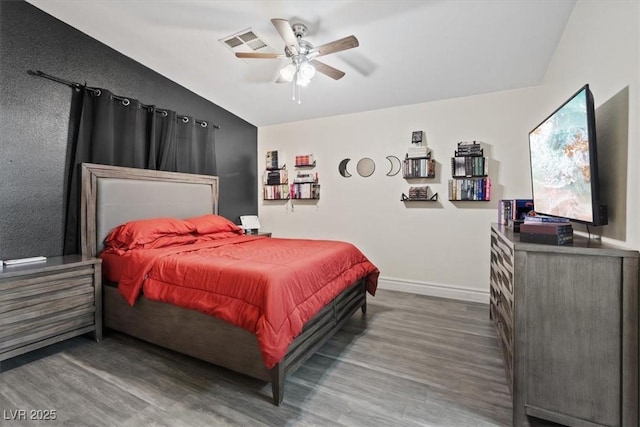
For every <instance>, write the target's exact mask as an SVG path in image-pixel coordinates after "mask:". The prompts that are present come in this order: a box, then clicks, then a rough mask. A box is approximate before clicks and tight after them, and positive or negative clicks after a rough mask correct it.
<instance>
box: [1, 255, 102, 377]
mask: <svg viewBox="0 0 640 427" xmlns="http://www.w3.org/2000/svg"><path fill="white" fill-rule="evenodd" d="M89 332H90V333H92V334H93V337H94V338H95V339H96V340H97V341H100V340H101V339H102V287H101V261H100V260H99V259H96V258H87V257H82V256H80V255H69V256H61V257H51V258H48V259H47V260H46V261H43V262H35V263H28V264H19V265H13V266H5V267H4V268H3V269H2V270H0V370H1V369H2V366H1V362H2V361H3V360H6V359H9V358H11V357H14V356H18V355H20V354H23V353H26V352H28V351H31V350H35V349H38V348H41V347H44V346H47V345H50V344H53V343H56V342H59V341H62V340H65V339H68V338H72V337H75V336H78V335H81V334H85V333H89Z"/></svg>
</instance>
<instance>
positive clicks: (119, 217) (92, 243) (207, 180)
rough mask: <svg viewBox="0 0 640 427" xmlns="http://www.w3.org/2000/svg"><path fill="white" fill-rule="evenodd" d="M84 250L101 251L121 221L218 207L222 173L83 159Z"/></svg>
mask: <svg viewBox="0 0 640 427" xmlns="http://www.w3.org/2000/svg"><path fill="white" fill-rule="evenodd" d="M81 197H82V199H81V207H80V209H81V240H82V254H83V255H87V256H96V254H98V253H99V252H100V251H101V250H102V248H103V241H104V238H105V237H106V236H107V234H109V232H110V231H111V230H112V229H113V228H114V227H116V226H118V225H120V224H123V223H125V222H127V221H131V220H135V219H145V218H158V217H174V218H188V217H192V216H198V215H203V214H207V213H217V212H218V177H216V176H210V175H193V174H186V173H178V172H162V171H154V170H148V169H134V168H125V167H118V166H107V165H97V164H91V163H83V164H82V192H81Z"/></svg>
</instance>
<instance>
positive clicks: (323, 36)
mask: <svg viewBox="0 0 640 427" xmlns="http://www.w3.org/2000/svg"><path fill="white" fill-rule="evenodd" d="M27 1H28V2H29V3H31V4H33V5H34V6H36V7H38V8H40V9H42V10H44V11H45V12H47V13H49V14H51V15H53V16H55V17H57V18H58V19H60V20H62V21H64V22H66V23H68V24H69V25H71V26H73V27H75V28H77V29H79V30H80V31H82V32H84V33H86V34H88V35H90V36H92V37H94V38H96V39H97V40H100V41H101V42H103V43H105V44H107V45H109V46H110V47H112V48H114V49H116V50H117V51H119V52H121V53H123V54H124V55H126V56H129V57H131V58H133V59H135V60H136V61H138V62H140V63H142V64H144V65H145V66H147V67H149V68H151V69H153V70H155V71H157V72H159V73H160V74H162V75H164V76H166V77H168V78H169V79H171V80H173V81H175V82H177V83H179V84H181V85H183V86H185V87H186V88H188V89H190V90H192V91H193V92H195V93H197V94H199V95H200V96H202V97H204V98H206V99H208V100H210V101H211V102H213V103H215V104H217V105H219V106H221V107H223V108H225V109H226V110H228V111H230V112H232V113H234V114H236V115H237V116H239V117H241V118H242V119H244V120H246V121H248V122H250V123H252V124H254V125H256V126H267V125H272V124H278V123H285V122H291V121H298V120H305V119H310V118H316V117H326V116H333V115H339V114H347V113H354V112H359V111H366V110H374V109H379V108H387V107H393V106H399V105H408V104H416V103H422V102H428V101H434V100H440V99H446V98H455V97H462V96H469V95H476V94H482V93H490V92H496V91H501V90H509V89H515V88H520V87H527V86H534V85H537V84H539V83H540V82H541V81H542V79H543V78H544V74H545V71H546V69H547V66H548V64H549V61H550V59H551V57H552V55H553V53H554V50H555V48H556V45H557V44H558V41H559V39H560V37H561V35H562V32H563V31H564V28H565V26H566V24H567V21H568V19H569V16H570V14H571V11H572V9H573V6H574V4H575V0H422V1H419V0H414V1H401V0H395V1H393V0H391V1H384V0H351V1H345V0H340V1H337V0H336V1H275V0H274V1H257V0H234V1H223V0H199V1H196V0H180V1H178V0H128V1H126V0H84V1H79V0H27ZM271 18H284V19H288V20H289V21H290V22H291V23H295V22H302V23H305V24H306V25H307V26H308V27H309V33H308V34H307V37H306V40H307V41H309V42H311V44H313V45H315V46H318V45H321V44H324V43H328V42H330V41H333V40H336V39H339V38H342V37H345V36H348V35H351V34H353V35H355V36H356V37H357V38H358V40H359V41H360V46H359V47H357V48H355V49H351V50H347V51H343V52H339V53H334V54H331V55H328V56H325V57H323V58H322V61H323V62H325V63H326V64H328V65H331V66H333V67H336V68H338V69H340V70H342V71H344V72H346V75H345V77H344V78H342V79H341V80H337V81H335V80H332V79H330V78H328V77H326V76H324V75H321V74H318V75H316V76H315V77H314V78H313V80H312V82H311V83H310V85H309V86H308V87H307V88H305V89H303V92H302V103H301V104H297V103H295V102H293V101H292V100H291V89H292V87H291V84H277V83H275V79H276V77H277V74H278V70H279V69H280V68H281V67H282V66H284V65H285V64H286V63H287V60H284V59H283V60H274V59H251V60H243V59H238V58H236V57H235V55H234V54H233V52H232V51H231V50H230V49H229V48H227V47H226V46H225V45H223V44H222V43H221V42H219V40H220V39H223V38H226V37H227V36H229V35H232V34H235V33H237V32H239V31H242V30H245V29H247V28H249V27H250V28H252V29H253V30H254V31H255V32H256V33H257V34H258V35H259V36H260V37H261V38H262V39H263V40H264V41H266V42H267V44H268V45H269V46H270V47H272V48H273V49H274V50H275V51H276V52H278V53H280V52H282V50H283V48H284V42H283V41H282V39H281V38H280V36H279V35H278V33H277V32H276V30H275V28H274V27H273V26H272V24H271V22H270V20H271ZM88 83H89V84H92V82H88ZM141 101H143V102H145V101H144V100H141Z"/></svg>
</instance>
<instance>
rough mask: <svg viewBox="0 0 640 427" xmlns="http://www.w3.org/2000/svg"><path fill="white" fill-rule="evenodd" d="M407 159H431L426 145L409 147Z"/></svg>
mask: <svg viewBox="0 0 640 427" xmlns="http://www.w3.org/2000/svg"><path fill="white" fill-rule="evenodd" d="M407 157H408V158H410V159H411V158H413V159H415V158H417V157H431V150H429V149H428V148H427V146H426V145H410V146H409V148H408V149H407Z"/></svg>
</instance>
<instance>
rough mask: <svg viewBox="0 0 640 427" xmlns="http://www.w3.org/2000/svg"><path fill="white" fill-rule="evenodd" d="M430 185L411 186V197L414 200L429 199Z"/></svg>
mask: <svg viewBox="0 0 640 427" xmlns="http://www.w3.org/2000/svg"><path fill="white" fill-rule="evenodd" d="M428 191H429V187H427V186H422V187H409V198H410V199H413V200H428V199H429V194H428Z"/></svg>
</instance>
